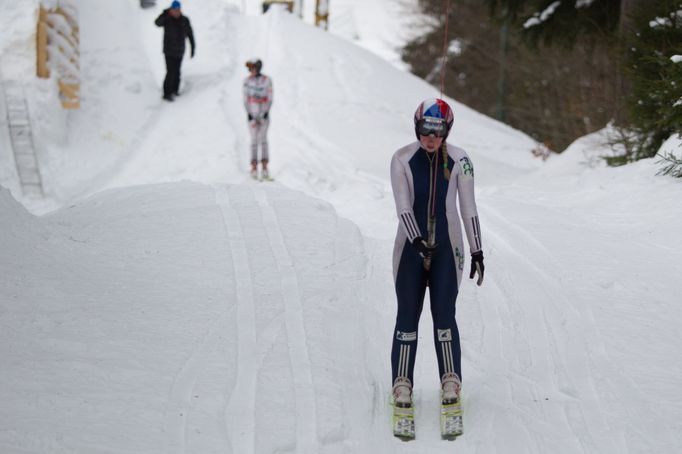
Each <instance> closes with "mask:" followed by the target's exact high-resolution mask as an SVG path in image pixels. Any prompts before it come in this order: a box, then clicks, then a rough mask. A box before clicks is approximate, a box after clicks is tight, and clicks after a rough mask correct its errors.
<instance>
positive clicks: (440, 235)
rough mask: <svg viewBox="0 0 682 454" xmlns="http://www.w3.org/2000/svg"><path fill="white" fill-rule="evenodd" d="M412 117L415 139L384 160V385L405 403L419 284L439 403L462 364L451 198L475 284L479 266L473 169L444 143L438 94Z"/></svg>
mask: <svg viewBox="0 0 682 454" xmlns="http://www.w3.org/2000/svg"><path fill="white" fill-rule="evenodd" d="M414 121H415V132H416V135H417V138H418V139H419V140H418V141H417V142H414V143H411V144H409V145H407V146H405V147H403V148H401V149H399V150H398V151H396V152H395V154H394V155H393V158H392V159H391V185H392V187H393V196H394V199H395V205H396V211H397V214H398V219H399V226H398V232H397V234H396V238H395V245H394V249H393V277H394V282H395V290H396V295H397V300H398V312H397V316H396V324H395V330H394V332H393V348H392V352H391V364H392V378H393V390H392V392H393V398H394V402H396V403H397V404H399V405H405V406H410V405H411V402H412V400H411V398H412V397H411V396H412V385H413V382H414V379H413V376H414V362H415V358H416V353H417V329H418V325H419V317H420V315H421V310H422V307H423V303H424V296H425V292H426V287H427V286H428V287H429V294H430V297H431V313H432V317H433V339H434V342H435V344H436V352H437V356H438V369H439V377H440V379H441V386H442V398H443V401H444V402H445V401H446V400H448V401H457V400H458V399H459V393H460V389H461V379H462V370H461V349H460V342H459V331H458V328H457V322H456V320H455V302H456V300H457V293H458V289H459V285H460V283H461V280H462V272H463V269H464V261H465V259H464V245H463V235H462V223H461V222H460V218H459V216H458V208H457V207H458V205H459V212H460V213H461V219H462V221H463V223H464V231H465V232H466V236H467V239H468V243H469V249H470V252H471V256H472V263H471V273H470V275H469V277H470V278H473V277H474V275H475V273H476V272H477V273H478V274H479V277H478V282H477V283H478V285H481V283H482V281H483V270H484V267H483V252H482V243H481V228H480V225H479V221H478V213H477V210H476V201H475V197H474V168H473V165H472V163H471V160H470V159H469V156H468V155H467V154H466V152H465V151H464V150H462V149H461V148H459V147H456V146H453V145H451V144H449V143H446V142H445V139H446V138H447V135H448V133H449V130H450V127H451V126H452V122H453V114H452V110H451V109H450V107H449V106H448V105H447V103H445V101H443V100H440V99H431V100H427V101H424V102H422V103H421V104H420V105H419V107H418V108H417V111H416V113H415V117H414ZM445 160H447V161H446V162H445ZM444 162H445V165H444ZM458 199H459V200H458Z"/></svg>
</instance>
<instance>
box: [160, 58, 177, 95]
mask: <svg viewBox="0 0 682 454" xmlns="http://www.w3.org/2000/svg"><path fill="white" fill-rule="evenodd" d="M181 65H182V57H171V56H170V55H166V79H165V80H164V81H163V95H164V96H170V95H174V94H177V92H178V90H179V89H180V66H181Z"/></svg>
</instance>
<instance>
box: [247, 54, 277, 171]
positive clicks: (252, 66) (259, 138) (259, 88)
mask: <svg viewBox="0 0 682 454" xmlns="http://www.w3.org/2000/svg"><path fill="white" fill-rule="evenodd" d="M246 67H247V68H248V69H249V73H250V74H249V76H248V77H247V78H246V79H244V86H243V92H244V108H245V109H246V114H247V117H248V120H249V132H250V133H251V176H252V177H254V178H257V176H258V161H259V159H258V148H259V147H260V151H261V155H260V162H261V166H262V169H261V176H262V177H263V178H268V177H269V175H268V162H269V161H270V156H269V150H268V137H267V135H268V127H269V126H270V107H272V80H271V79H270V78H269V77H268V76H266V75H265V74H262V73H261V69H262V67H263V63H262V62H261V61H260V60H259V59H257V58H254V59H251V60H249V61H247V62H246Z"/></svg>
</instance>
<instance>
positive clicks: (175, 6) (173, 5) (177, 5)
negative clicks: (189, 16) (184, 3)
mask: <svg viewBox="0 0 682 454" xmlns="http://www.w3.org/2000/svg"><path fill="white" fill-rule="evenodd" d="M171 9H180V2H179V1H178V0H173V3H171Z"/></svg>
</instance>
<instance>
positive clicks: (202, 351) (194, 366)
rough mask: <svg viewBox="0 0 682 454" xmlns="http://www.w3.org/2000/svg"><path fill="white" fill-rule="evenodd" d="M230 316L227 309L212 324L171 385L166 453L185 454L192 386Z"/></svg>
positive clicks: (167, 411) (229, 311) (225, 328)
mask: <svg viewBox="0 0 682 454" xmlns="http://www.w3.org/2000/svg"><path fill="white" fill-rule="evenodd" d="M231 312H232V309H230V308H229V307H228V308H226V309H225V310H224V311H223V312H222V313H221V314H220V317H218V319H217V320H216V321H215V322H213V323H212V324H211V326H210V327H209V329H208V331H207V332H206V334H205V336H204V338H203V339H202V341H201V342H200V343H199V345H198V346H197V347H195V348H194V350H193V351H192V353H191V354H190V356H189V358H188V359H187V360H186V361H185V363H184V364H183V366H182V368H181V369H180V372H179V373H178V375H177V376H176V377H175V380H174V381H173V386H172V388H171V391H170V398H169V401H170V402H169V405H168V408H167V410H166V428H167V433H168V434H169V437H170V438H169V440H168V444H167V446H166V452H168V453H171V454H173V453H185V452H187V446H186V432H187V415H188V414H189V410H190V407H191V402H192V394H193V390H194V386H195V384H196V381H197V377H198V376H199V373H200V372H201V370H203V369H204V366H205V365H206V357H207V356H208V354H210V353H211V352H212V351H213V350H215V348H216V346H217V345H218V340H219V338H220V335H221V334H222V333H225V332H227V331H228V329H227V326H228V321H229V319H230V317H229V315H230V314H231Z"/></svg>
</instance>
